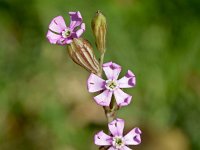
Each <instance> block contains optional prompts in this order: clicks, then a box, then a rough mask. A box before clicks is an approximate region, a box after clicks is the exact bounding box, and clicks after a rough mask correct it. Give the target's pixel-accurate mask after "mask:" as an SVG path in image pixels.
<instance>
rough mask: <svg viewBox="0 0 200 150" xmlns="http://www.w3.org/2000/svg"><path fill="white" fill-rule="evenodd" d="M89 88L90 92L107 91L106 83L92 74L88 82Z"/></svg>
mask: <svg viewBox="0 0 200 150" xmlns="http://www.w3.org/2000/svg"><path fill="white" fill-rule="evenodd" d="M87 88H88V91H89V92H97V91H101V90H103V89H105V81H104V80H103V79H101V78H100V77H99V76H97V75H95V74H93V73H91V75H90V76H89V78H88V80H87Z"/></svg>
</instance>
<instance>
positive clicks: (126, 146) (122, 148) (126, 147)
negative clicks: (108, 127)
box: [120, 146, 132, 150]
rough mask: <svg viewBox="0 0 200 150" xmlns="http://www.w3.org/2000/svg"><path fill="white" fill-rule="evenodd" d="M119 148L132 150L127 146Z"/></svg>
mask: <svg viewBox="0 0 200 150" xmlns="http://www.w3.org/2000/svg"><path fill="white" fill-rule="evenodd" d="M120 150H132V149H130V148H129V147H127V146H123V147H122V148H121V149H120Z"/></svg>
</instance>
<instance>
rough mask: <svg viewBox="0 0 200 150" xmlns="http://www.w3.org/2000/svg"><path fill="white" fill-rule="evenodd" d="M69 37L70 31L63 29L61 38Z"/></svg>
mask: <svg viewBox="0 0 200 150" xmlns="http://www.w3.org/2000/svg"><path fill="white" fill-rule="evenodd" d="M70 35H71V30H69V29H65V30H64V31H62V36H63V37H64V38H67V37H69V36H70Z"/></svg>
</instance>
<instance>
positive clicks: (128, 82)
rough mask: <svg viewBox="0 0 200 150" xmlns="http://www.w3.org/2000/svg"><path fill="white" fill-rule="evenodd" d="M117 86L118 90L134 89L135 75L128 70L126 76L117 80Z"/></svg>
mask: <svg viewBox="0 0 200 150" xmlns="http://www.w3.org/2000/svg"><path fill="white" fill-rule="evenodd" d="M118 84H119V87H120V88H131V87H134V86H135V84H136V78H135V75H134V74H133V73H132V72H131V71H130V70H128V72H127V73H126V75H125V76H124V77H123V78H121V79H119V80H118Z"/></svg>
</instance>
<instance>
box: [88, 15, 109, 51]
mask: <svg viewBox="0 0 200 150" xmlns="http://www.w3.org/2000/svg"><path fill="white" fill-rule="evenodd" d="M91 25H92V31H93V34H94V37H95V42H96V46H97V49H98V50H99V51H100V52H101V53H105V50H106V28H107V25H106V17H105V16H104V15H103V14H102V13H101V12H100V11H97V12H96V15H95V17H94V18H93V20H92V24H91Z"/></svg>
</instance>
